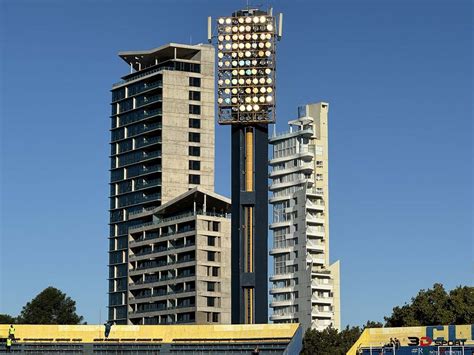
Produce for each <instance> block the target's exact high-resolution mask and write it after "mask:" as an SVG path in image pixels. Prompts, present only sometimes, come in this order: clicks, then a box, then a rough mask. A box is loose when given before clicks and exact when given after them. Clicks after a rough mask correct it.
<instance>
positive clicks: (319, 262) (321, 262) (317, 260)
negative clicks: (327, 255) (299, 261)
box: [306, 254, 326, 265]
mask: <svg viewBox="0 0 474 355" xmlns="http://www.w3.org/2000/svg"><path fill="white" fill-rule="evenodd" d="M318 255H319V254H318ZM306 263H307V264H313V265H324V264H325V263H326V262H325V260H324V259H323V258H318V257H315V256H313V255H311V254H306Z"/></svg>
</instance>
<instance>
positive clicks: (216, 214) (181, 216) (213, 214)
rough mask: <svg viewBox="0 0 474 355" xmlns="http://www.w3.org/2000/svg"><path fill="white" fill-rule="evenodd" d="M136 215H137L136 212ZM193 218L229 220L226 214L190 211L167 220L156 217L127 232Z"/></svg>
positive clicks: (228, 215)
mask: <svg viewBox="0 0 474 355" xmlns="http://www.w3.org/2000/svg"><path fill="white" fill-rule="evenodd" d="M136 213H137V214H138V212H136ZM193 216H211V217H223V218H229V217H230V214H228V213H216V212H204V211H196V212H193V211H190V212H185V213H182V214H180V215H177V216H172V217H167V218H160V217H158V218H157V219H156V220H155V221H153V222H148V223H144V224H139V225H136V226H133V227H131V228H129V231H137V230H139V229H141V228H145V227H149V226H152V225H153V226H156V225H159V224H165V223H167V222H170V221H175V220H180V219H184V218H187V217H193ZM178 233H184V232H179V231H178ZM172 234H176V232H172ZM170 235H171V234H170Z"/></svg>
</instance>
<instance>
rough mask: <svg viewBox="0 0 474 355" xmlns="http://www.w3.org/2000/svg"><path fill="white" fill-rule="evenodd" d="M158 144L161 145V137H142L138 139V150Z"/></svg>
mask: <svg viewBox="0 0 474 355" xmlns="http://www.w3.org/2000/svg"><path fill="white" fill-rule="evenodd" d="M156 143H161V137H150V138H148V137H142V138H140V139H137V142H136V148H142V147H148V146H150V145H152V144H156Z"/></svg>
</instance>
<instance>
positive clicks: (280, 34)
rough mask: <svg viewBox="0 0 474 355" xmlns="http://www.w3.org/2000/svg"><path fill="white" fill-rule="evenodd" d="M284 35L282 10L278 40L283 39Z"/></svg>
mask: <svg viewBox="0 0 474 355" xmlns="http://www.w3.org/2000/svg"><path fill="white" fill-rule="evenodd" d="M282 35H283V14H282V13H281V12H280V16H279V19H278V40H281V36H282Z"/></svg>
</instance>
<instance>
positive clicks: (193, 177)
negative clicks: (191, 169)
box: [189, 174, 201, 185]
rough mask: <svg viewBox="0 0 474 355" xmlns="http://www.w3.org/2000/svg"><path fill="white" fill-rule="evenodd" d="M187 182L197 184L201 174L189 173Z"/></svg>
mask: <svg viewBox="0 0 474 355" xmlns="http://www.w3.org/2000/svg"><path fill="white" fill-rule="evenodd" d="M189 183H190V184H196V185H199V184H200V183H201V176H200V175H193V174H191V175H189Z"/></svg>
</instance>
